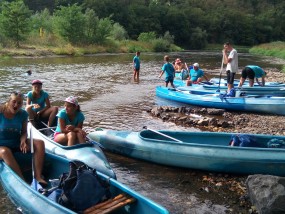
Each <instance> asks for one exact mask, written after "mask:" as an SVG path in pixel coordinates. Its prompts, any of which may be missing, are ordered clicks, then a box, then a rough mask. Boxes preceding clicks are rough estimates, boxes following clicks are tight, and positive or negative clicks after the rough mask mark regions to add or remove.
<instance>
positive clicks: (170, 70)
mask: <svg viewBox="0 0 285 214" xmlns="http://www.w3.org/2000/svg"><path fill="white" fill-rule="evenodd" d="M164 61H165V64H164V65H163V66H162V68H161V70H162V71H161V72H160V75H159V78H161V76H162V75H163V74H164V73H165V80H164V81H165V87H168V83H170V84H171V86H172V87H173V88H175V87H174V85H173V81H174V76H175V69H174V67H173V65H172V64H171V63H170V62H169V56H167V55H166V56H164Z"/></svg>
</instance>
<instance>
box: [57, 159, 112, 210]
mask: <svg viewBox="0 0 285 214" xmlns="http://www.w3.org/2000/svg"><path fill="white" fill-rule="evenodd" d="M69 164H70V171H69V173H68V174H67V173H64V174H62V175H61V177H60V182H59V186H58V188H59V189H62V192H61V195H60V196H59V198H58V203H59V204H61V205H63V206H65V207H67V208H69V209H72V210H74V211H83V210H85V209H87V208H89V207H92V206H94V205H95V204H98V203H100V202H102V201H105V200H107V199H109V198H111V192H110V190H109V184H108V182H107V181H103V180H102V179H100V178H99V176H98V175H97V173H96V170H95V169H93V168H90V167H89V166H87V165H86V164H84V163H83V162H81V161H71V162H69Z"/></svg>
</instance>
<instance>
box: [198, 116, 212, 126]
mask: <svg viewBox="0 0 285 214" xmlns="http://www.w3.org/2000/svg"><path fill="white" fill-rule="evenodd" d="M208 124H209V119H208V118H203V119H201V120H199V121H198V122H197V125H198V126H208Z"/></svg>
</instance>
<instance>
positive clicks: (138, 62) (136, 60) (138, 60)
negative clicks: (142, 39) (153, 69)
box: [133, 56, 141, 70]
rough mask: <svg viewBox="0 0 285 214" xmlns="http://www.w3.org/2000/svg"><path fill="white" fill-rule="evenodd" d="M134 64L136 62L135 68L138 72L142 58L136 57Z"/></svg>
mask: <svg viewBox="0 0 285 214" xmlns="http://www.w3.org/2000/svg"><path fill="white" fill-rule="evenodd" d="M133 62H134V68H135V69H136V70H139V69H140V65H141V63H140V58H139V57H138V56H135V57H134V59H133Z"/></svg>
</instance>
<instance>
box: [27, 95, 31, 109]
mask: <svg viewBox="0 0 285 214" xmlns="http://www.w3.org/2000/svg"><path fill="white" fill-rule="evenodd" d="M31 103H32V100H31V99H30V98H29V97H27V101H26V107H30V106H32V104H31Z"/></svg>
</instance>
